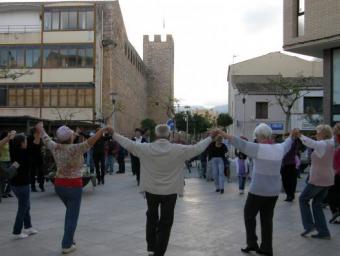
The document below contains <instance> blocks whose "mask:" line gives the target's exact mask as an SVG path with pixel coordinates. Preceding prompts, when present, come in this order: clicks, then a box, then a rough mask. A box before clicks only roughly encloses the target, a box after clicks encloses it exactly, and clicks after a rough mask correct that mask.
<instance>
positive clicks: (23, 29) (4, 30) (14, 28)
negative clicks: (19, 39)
mask: <svg viewBox="0 0 340 256" xmlns="http://www.w3.org/2000/svg"><path fill="white" fill-rule="evenodd" d="M39 31H41V25H0V34H14V33H32V32H39Z"/></svg>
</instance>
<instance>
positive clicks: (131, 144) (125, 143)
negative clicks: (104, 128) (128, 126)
mask: <svg viewBox="0 0 340 256" xmlns="http://www.w3.org/2000/svg"><path fill="white" fill-rule="evenodd" d="M113 139H114V140H115V141H116V142H118V144H120V145H121V146H122V147H123V148H125V149H126V150H127V151H129V152H130V153H132V154H133V155H135V156H139V154H140V150H139V147H138V146H139V145H141V143H137V142H135V141H132V140H130V139H128V138H126V137H124V136H122V135H120V134H118V133H114V134H113Z"/></svg>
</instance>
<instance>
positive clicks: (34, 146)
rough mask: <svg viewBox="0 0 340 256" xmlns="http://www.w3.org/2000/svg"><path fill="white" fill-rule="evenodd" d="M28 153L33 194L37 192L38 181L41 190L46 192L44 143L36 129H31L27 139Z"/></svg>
mask: <svg viewBox="0 0 340 256" xmlns="http://www.w3.org/2000/svg"><path fill="white" fill-rule="evenodd" d="M27 152H28V154H29V161H30V173H31V190H32V192H37V189H36V186H35V183H36V181H38V184H39V188H40V190H41V191H42V192H44V191H45V187H44V180H45V179H44V171H43V157H42V142H41V139H40V136H39V134H38V133H37V132H36V130H35V128H32V129H31V131H30V136H29V137H28V138H27Z"/></svg>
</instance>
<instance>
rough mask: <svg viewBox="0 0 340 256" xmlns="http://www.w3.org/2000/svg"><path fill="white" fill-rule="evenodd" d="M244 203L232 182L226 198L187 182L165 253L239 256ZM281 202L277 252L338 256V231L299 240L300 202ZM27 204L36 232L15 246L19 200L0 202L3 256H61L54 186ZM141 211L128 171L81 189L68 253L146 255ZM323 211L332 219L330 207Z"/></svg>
mask: <svg viewBox="0 0 340 256" xmlns="http://www.w3.org/2000/svg"><path fill="white" fill-rule="evenodd" d="M300 183H302V182H301V181H300ZM300 186H301V184H300ZM245 198H246V196H245V195H243V196H240V195H239V194H238V189H237V184H236V183H235V182H234V183H231V184H229V183H226V191H225V194H224V195H220V194H216V193H215V192H214V186H213V184H212V183H211V182H210V183H207V182H206V181H204V180H201V179H198V178H189V179H186V187H185V196H184V197H183V198H180V199H179V200H178V203H177V206H176V215H175V223H174V226H173V230H172V235H171V239H170V244H169V248H168V252H167V254H166V256H237V255H243V254H242V253H241V252H240V247H242V246H244V245H245V231H244V225H243V212H242V211H243V205H244V200H245ZM283 199H284V195H281V196H280V199H279V201H278V205H277V207H276V214H275V221H274V255H277V256H319V255H327V256H331V255H339V251H340V226H336V225H331V226H330V228H331V233H332V236H333V237H332V240H331V241H319V240H312V239H310V238H309V239H308V238H301V237H300V236H299V234H300V232H301V231H302V226H301V221H300V214H299V209H298V203H297V202H294V203H292V204H290V203H286V202H284V201H283ZM31 204H32V210H31V215H32V221H33V225H34V227H35V228H37V229H38V230H39V232H40V233H39V234H38V235H35V236H31V237H29V238H27V239H25V240H20V241H19V240H17V241H13V240H11V239H10V235H11V231H12V225H13V222H14V217H15V214H16V208H17V202H16V199H14V198H13V199H5V200H4V201H3V203H1V204H0V255H1V256H23V255H29V256H47V255H49V256H54V255H60V251H61V250H60V241H61V237H62V232H63V220H64V214H65V208H64V206H63V205H62V203H61V201H60V200H59V199H58V198H57V196H56V195H55V193H54V192H53V187H52V186H51V184H48V185H47V192H45V193H34V194H32V202H31ZM145 211H146V203H145V201H144V199H143V197H142V196H141V195H140V194H139V193H138V189H137V186H136V183H135V180H134V177H133V176H132V175H131V173H130V172H128V173H127V174H124V175H114V176H107V179H106V184H105V186H99V187H96V188H95V189H93V188H92V186H91V185H88V186H87V187H86V188H85V190H84V196H83V202H82V209H81V214H80V220H79V225H78V229H77V233H76V242H77V247H78V250H77V251H76V252H75V253H74V254H72V255H75V256H76V255H81V256H95V255H99V256H134V255H147V253H146V244H145ZM326 214H327V218H329V216H330V212H329V210H326ZM254 255H256V254H254Z"/></svg>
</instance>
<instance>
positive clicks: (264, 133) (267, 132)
mask: <svg viewBox="0 0 340 256" xmlns="http://www.w3.org/2000/svg"><path fill="white" fill-rule="evenodd" d="M272 134H273V130H272V128H270V127H269V126H268V125H267V124H265V123H261V124H259V125H258V126H256V128H255V130H254V137H255V138H256V139H271V137H272Z"/></svg>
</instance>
